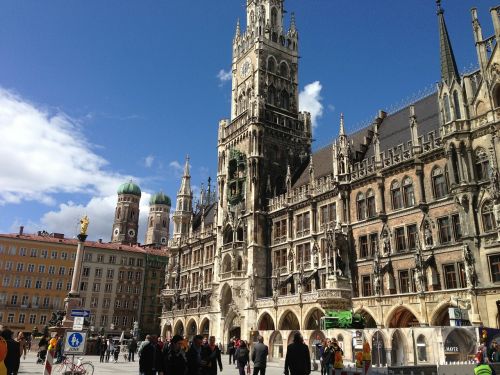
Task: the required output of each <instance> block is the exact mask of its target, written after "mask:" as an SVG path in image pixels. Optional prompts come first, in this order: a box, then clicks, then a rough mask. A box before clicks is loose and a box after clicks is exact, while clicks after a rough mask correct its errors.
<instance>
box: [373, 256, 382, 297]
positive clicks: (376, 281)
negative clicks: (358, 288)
mask: <svg viewBox="0 0 500 375" xmlns="http://www.w3.org/2000/svg"><path fill="white" fill-rule="evenodd" d="M380 274H381V267H380V259H379V257H378V252H376V253H375V259H374V260H373V289H374V292H375V295H376V296H379V295H380V294H381V292H382V282H381V279H380V277H381V275H380Z"/></svg>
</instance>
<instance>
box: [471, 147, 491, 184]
mask: <svg viewBox="0 0 500 375" xmlns="http://www.w3.org/2000/svg"><path fill="white" fill-rule="evenodd" d="M474 156H475V159H476V176H477V179H478V181H487V180H489V179H490V160H489V158H488V154H487V153H486V151H485V150H484V149H483V148H481V147H479V148H477V149H476V151H475V152H474Z"/></svg>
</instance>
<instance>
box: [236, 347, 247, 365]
mask: <svg viewBox="0 0 500 375" xmlns="http://www.w3.org/2000/svg"><path fill="white" fill-rule="evenodd" d="M246 357H248V349H247V348H240V351H239V354H238V361H241V362H244V361H245V360H246Z"/></svg>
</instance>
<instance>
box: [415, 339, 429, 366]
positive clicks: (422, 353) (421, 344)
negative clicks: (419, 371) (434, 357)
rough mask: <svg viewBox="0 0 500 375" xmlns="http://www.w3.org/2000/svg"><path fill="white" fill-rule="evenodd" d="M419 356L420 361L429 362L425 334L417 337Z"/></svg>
mask: <svg viewBox="0 0 500 375" xmlns="http://www.w3.org/2000/svg"><path fill="white" fill-rule="evenodd" d="M417 357H418V361H419V362H427V341H426V340H425V336H424V335H420V336H418V338H417Z"/></svg>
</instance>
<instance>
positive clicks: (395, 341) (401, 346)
mask: <svg viewBox="0 0 500 375" xmlns="http://www.w3.org/2000/svg"><path fill="white" fill-rule="evenodd" d="M405 353H406V342H405V338H404V335H403V334H402V333H401V331H400V330H399V329H397V330H396V331H394V333H393V335H392V353H391V360H392V365H393V366H403V365H405V364H406V363H405V360H406V356H405Z"/></svg>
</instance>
